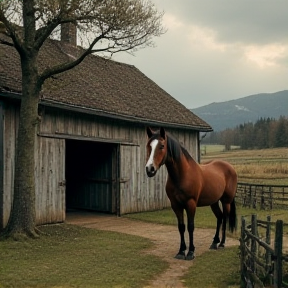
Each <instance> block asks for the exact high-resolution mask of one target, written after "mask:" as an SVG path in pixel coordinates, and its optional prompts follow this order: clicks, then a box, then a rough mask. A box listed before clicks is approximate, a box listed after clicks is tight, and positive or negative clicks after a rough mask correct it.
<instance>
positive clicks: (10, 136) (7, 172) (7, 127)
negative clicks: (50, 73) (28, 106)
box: [2, 103, 19, 227]
mask: <svg viewBox="0 0 288 288" xmlns="http://www.w3.org/2000/svg"><path fill="white" fill-rule="evenodd" d="M4 107H5V108H4V109H5V112H4V113H5V114H4V137H3V139H4V143H3V156H4V157H3V162H4V163H3V167H4V170H3V217H2V218H3V227H5V226H6V224H7V222H8V220H9V215H10V210H11V205H12V191H13V189H14V170H15V169H14V168H15V162H14V159H15V147H16V137H17V136H16V127H18V121H19V114H18V111H17V108H15V106H12V105H8V104H6V103H5V106H4Z"/></svg>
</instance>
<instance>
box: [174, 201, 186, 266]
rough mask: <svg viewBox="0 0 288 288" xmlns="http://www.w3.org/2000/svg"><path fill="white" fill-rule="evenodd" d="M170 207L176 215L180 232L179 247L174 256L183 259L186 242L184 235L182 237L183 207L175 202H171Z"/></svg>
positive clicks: (183, 232) (183, 227)
mask: <svg viewBox="0 0 288 288" xmlns="http://www.w3.org/2000/svg"><path fill="white" fill-rule="evenodd" d="M171 207H172V209H173V211H174V213H175V215H176V217H177V220H178V231H179V234H180V248H179V252H178V253H177V254H176V256H175V258H176V259H180V260H185V251H186V243H185V237H184V234H185V224H184V217H183V212H184V209H183V208H182V207H179V206H178V205H175V204H172V205H171Z"/></svg>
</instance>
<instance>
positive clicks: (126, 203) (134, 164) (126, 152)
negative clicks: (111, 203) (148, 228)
mask: <svg viewBox="0 0 288 288" xmlns="http://www.w3.org/2000/svg"><path fill="white" fill-rule="evenodd" d="M119 166H120V179H119V184H120V211H119V214H126V213H130V212H137V211H138V210H137V203H138V201H139V199H140V193H141V189H140V175H139V173H140V147H139V146H132V145H125V144H121V145H120V165H119Z"/></svg>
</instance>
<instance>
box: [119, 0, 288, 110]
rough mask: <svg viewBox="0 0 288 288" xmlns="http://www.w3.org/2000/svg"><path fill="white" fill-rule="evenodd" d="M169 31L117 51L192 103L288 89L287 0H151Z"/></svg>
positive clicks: (192, 105) (187, 103) (188, 104)
mask: <svg viewBox="0 0 288 288" xmlns="http://www.w3.org/2000/svg"><path fill="white" fill-rule="evenodd" d="M151 1H152V2H153V3H155V6H156V7H157V9H158V10H159V11H164V12H165V15H164V18H163V24H164V26H165V27H166V28H167V32H166V34H164V35H162V36H161V37H160V38H155V44H156V47H155V48H145V49H143V50H140V51H138V52H136V53H135V56H131V55H129V54H127V53H124V54H122V55H120V54H119V55H116V56H113V59H114V60H117V61H122V62H125V63H129V64H132V65H134V66H136V67H137V68H138V69H140V70H141V71H142V72H143V73H144V74H145V75H146V76H148V77H149V78H150V79H152V80H153V81H154V82H156V83H157V84H158V85H159V86H160V87H162V88H163V89H164V90H165V91H167V92H168V93H169V94H171V95H172V96H173V97H174V98H175V99H177V100H178V101H179V102H181V103H182V104H183V105H185V106H186V107H187V108H196V107H200V106H203V105H207V104H210V103H212V102H222V101H227V100H232V99H237V98H242V97H245V96H249V95H253V94H258V93H273V92H277V91H281V90H286V89H288V16H287V11H288V2H287V0H277V1H272V0H238V1H236V0H234V1H233V0H217V1H213V0H177V1H176V0H171V1H170V0H151Z"/></svg>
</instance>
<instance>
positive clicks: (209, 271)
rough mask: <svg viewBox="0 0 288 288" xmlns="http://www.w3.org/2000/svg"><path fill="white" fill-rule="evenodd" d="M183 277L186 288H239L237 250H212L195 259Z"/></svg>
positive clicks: (234, 248) (231, 248)
mask: <svg viewBox="0 0 288 288" xmlns="http://www.w3.org/2000/svg"><path fill="white" fill-rule="evenodd" d="M194 262H195V265H193V266H191V267H190V268H189V270H188V273H186V275H185V276H184V277H183V282H184V284H185V285H186V287H193V288H203V287H205V288H225V287H231V288H232V287H239V285H240V261H239V248H238V247H228V248H225V249H219V250H212V251H208V252H205V253H204V254H202V255H200V256H199V257H196V258H195V260H194Z"/></svg>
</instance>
